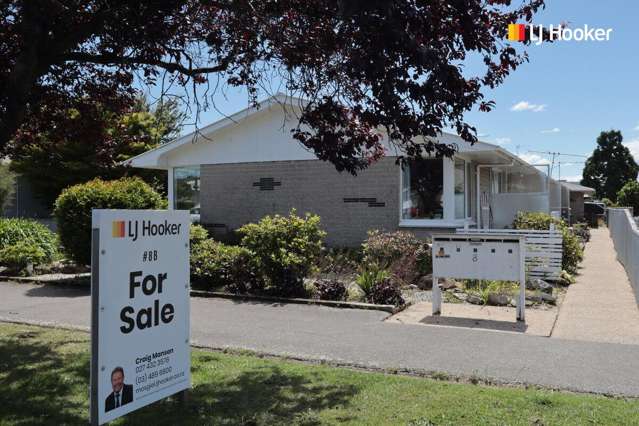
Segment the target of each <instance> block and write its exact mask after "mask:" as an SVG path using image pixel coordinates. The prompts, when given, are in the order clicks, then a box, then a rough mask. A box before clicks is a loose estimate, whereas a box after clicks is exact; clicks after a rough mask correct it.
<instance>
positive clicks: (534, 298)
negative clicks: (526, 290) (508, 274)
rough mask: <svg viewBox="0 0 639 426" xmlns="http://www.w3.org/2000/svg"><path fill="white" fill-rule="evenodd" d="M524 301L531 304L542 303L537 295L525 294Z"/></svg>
mask: <svg viewBox="0 0 639 426" xmlns="http://www.w3.org/2000/svg"><path fill="white" fill-rule="evenodd" d="M526 300H527V301H530V302H532V303H541V302H542V298H541V296H540V295H538V294H527V295H526Z"/></svg>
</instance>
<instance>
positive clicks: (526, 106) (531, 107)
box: [510, 101, 546, 112]
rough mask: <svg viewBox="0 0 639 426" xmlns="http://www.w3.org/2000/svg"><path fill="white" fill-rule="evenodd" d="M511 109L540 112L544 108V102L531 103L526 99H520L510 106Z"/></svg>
mask: <svg viewBox="0 0 639 426" xmlns="http://www.w3.org/2000/svg"><path fill="white" fill-rule="evenodd" d="M510 110H511V111H532V112H542V111H545V110H546V104H531V103H530V102H528V101H521V102H518V103H516V104H515V105H513V106H512V107H511V108H510Z"/></svg>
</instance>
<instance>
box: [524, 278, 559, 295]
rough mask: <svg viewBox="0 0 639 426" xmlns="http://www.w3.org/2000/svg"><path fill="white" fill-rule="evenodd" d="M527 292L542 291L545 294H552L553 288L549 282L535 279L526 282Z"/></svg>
mask: <svg viewBox="0 0 639 426" xmlns="http://www.w3.org/2000/svg"><path fill="white" fill-rule="evenodd" d="M526 289H527V290H541V291H543V292H544V293H548V294H552V290H553V286H552V285H551V284H549V283H548V282H546V281H544V280H542V279H539V278H535V279H532V280H528V281H527V282H526Z"/></svg>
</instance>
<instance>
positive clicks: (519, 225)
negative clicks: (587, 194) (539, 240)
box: [513, 212, 584, 274]
mask: <svg viewBox="0 0 639 426" xmlns="http://www.w3.org/2000/svg"><path fill="white" fill-rule="evenodd" d="M551 223H554V224H555V226H556V227H557V229H559V230H561V234H562V236H563V247H562V257H561V267H562V269H564V270H565V271H567V272H568V273H570V274H574V273H576V272H577V267H578V266H579V262H581V261H582V260H583V257H584V253H583V250H582V248H581V244H580V242H579V237H578V236H577V235H576V234H575V233H574V232H572V231H571V230H570V228H569V227H568V225H567V224H566V222H564V221H563V220H562V219H556V218H554V217H552V216H550V215H549V214H546V213H539V212H534V213H532V212H527V213H523V212H519V213H517V217H516V218H515V221H514V222H513V228H515V229H538V230H547V229H549V228H550V224H551Z"/></svg>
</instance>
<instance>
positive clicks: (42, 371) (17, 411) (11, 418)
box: [0, 323, 639, 426]
mask: <svg viewBox="0 0 639 426" xmlns="http://www.w3.org/2000/svg"><path fill="white" fill-rule="evenodd" d="M192 369H193V390H192V391H191V393H190V397H189V401H188V403H187V405H186V406H185V407H184V406H182V405H181V403H180V402H178V401H176V400H170V399H169V400H165V401H161V402H158V403H156V404H154V405H152V406H149V407H146V408H144V409H142V410H140V411H138V412H136V413H133V414H130V415H129V416H127V417H125V418H124V419H120V420H119V421H116V422H114V424H140V425H149V424H152V425H163V424H166V425H177V424H187V425H190V424H194V425H195V424H197V425H200V424H215V425H218V424H219V425H273V424H287V425H319V424H338V423H343V424H357V425H376V424H379V425H388V424H392V425H396V424H399V425H415V426H417V425H431V424H435V425H445V424H451V425H463V424H477V425H531V424H534V425H564V424H571V425H573V424H574V425H576V424H579V425H582V424H606V425H608V424H620V425H621V424H623V425H629V424H637V425H639V400H633V399H630V400H625V399H615V398H606V397H601V396H593V395H581V394H572V393H562V392H552V391H546V390H538V389H522V388H507V387H492V386H483V385H472V384H461V383H449V382H445V381H441V380H432V379H422V378H415V377H406V376H397V375H386V374H380V373H367V372H362V371H353V370H349V369H342V368H333V367H328V366H318V365H307V364H304V363H299V362H289V361H281V360H273V359H264V358H260V357H256V356H253V355H244V354H241V355H240V354H226V353H220V352H209V351H203V350H194V351H193V366H192ZM88 376H89V336H88V334H86V333H82V332H74V331H66V330H57V329H50V328H39V327H31V326H25V325H15V324H4V323H0V389H1V390H2V391H1V392H0V424H1V425H18V424H20V425H23V424H29V425H31V424H47V425H49V424H51V425H60V424H83V425H84V424H87V416H88Z"/></svg>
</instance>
